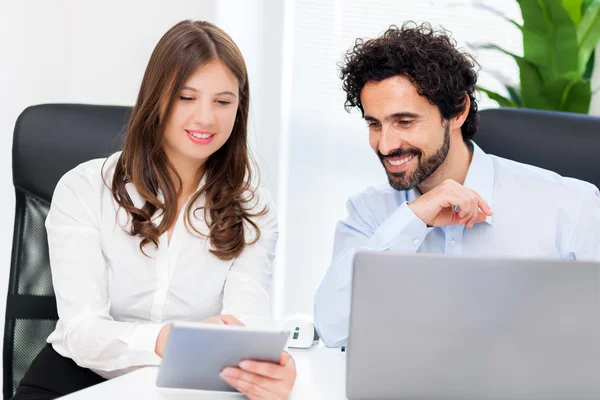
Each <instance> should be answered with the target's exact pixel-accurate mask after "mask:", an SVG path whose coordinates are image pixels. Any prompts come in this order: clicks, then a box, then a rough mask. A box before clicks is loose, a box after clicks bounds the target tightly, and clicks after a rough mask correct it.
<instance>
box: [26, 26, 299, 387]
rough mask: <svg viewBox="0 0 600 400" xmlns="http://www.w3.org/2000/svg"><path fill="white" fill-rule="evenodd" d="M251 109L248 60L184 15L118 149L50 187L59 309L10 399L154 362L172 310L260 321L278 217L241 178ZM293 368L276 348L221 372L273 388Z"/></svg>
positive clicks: (187, 316) (246, 171)
mask: <svg viewBox="0 0 600 400" xmlns="http://www.w3.org/2000/svg"><path fill="white" fill-rule="evenodd" d="M248 106H249V87H248V74H247V71H246V66H245V63H244V60H243V57H242V54H241V52H240V50H239V49H238V47H237V46H236V45H235V43H234V42H233V41H232V40H231V38H230V37H229V36H228V35H227V34H226V33H225V32H223V31H222V30H221V29H219V28H217V27H215V26H214V25H212V24H210V23H207V22H192V21H183V22H180V23H178V24H177V25H175V26H174V27H173V28H171V29H170V30H169V31H168V32H167V33H166V34H165V35H164V36H163V38H162V39H161V40H160V41H159V43H158V45H157V46H156V48H155V49H154V52H153V53H152V56H151V58H150V61H149V64H148V67H147V69H146V72H145V74H144V78H143V81H142V84H141V88H140V92H139V96H138V99H137V102H136V104H135V106H134V108H133V112H132V115H131V120H130V122H129V125H128V128H127V132H126V135H125V143H124V147H123V151H122V152H120V153H116V154H113V155H112V156H110V157H109V158H107V159H104V160H92V161H89V162H87V163H84V164H82V165H80V166H78V167H77V168H75V169H73V170H72V171H70V172H68V173H67V174H65V176H63V178H62V179H61V180H60V182H59V183H58V185H57V187H56V190H55V193H54V196H53V200H52V205H51V209H50V212H49V214H48V218H47V220H46V228H47V231H48V243H49V249H50V262H51V268H52V277H53V283H54V290H55V293H56V298H57V306H58V312H59V316H60V319H59V321H58V323H57V326H56V329H55V331H54V332H53V333H52V334H51V335H50V336H49V338H48V343H49V344H50V345H51V346H47V347H46V348H45V349H44V351H42V353H40V355H39V356H38V357H37V358H36V360H35V361H34V362H33V364H32V366H31V367H30V369H29V371H28V372H27V374H26V376H25V378H24V379H23V380H22V381H21V385H20V387H19V388H18V389H17V395H16V397H15V398H17V399H25V398H31V397H35V398H42V397H40V396H41V394H45V395H47V398H52V397H56V396H57V395H63V394H66V393H69V392H72V391H75V390H78V389H82V388H83V387H86V386H89V385H91V384H94V383H97V382H99V381H101V380H102V378H107V379H108V378H112V377H116V376H119V375H122V374H124V373H126V372H128V371H130V370H132V369H136V368H139V367H142V366H147V365H158V364H159V363H160V357H161V356H162V353H163V349H164V346H165V342H166V340H167V337H168V334H169V328H170V323H169V322H170V321H176V320H186V321H203V322H206V323H216V324H245V325H248V326H265V325H270V324H271V317H270V304H269V295H268V292H269V285H270V280H271V273H272V260H273V257H274V253H275V245H276V242H277V235H278V232H277V220H276V216H275V213H274V210H273V209H272V207H271V206H270V205H269V201H268V199H267V196H266V195H265V194H263V193H259V192H258V191H257V190H256V189H253V187H252V186H251V182H252V176H251V165H250V158H249V152H248V147H247V122H248ZM82 134H85V132H82ZM75 364H77V365H79V366H80V367H84V368H85V369H83V368H80V367H77V365H75ZM61 368H62V369H63V370H62V371H61ZM90 370H91V371H90ZM92 371H93V372H92ZM295 375H296V370H295V365H294V361H293V359H292V358H291V357H290V356H289V355H288V354H287V353H283V354H282V356H281V362H280V364H279V365H275V364H267V363H261V362H254V361H251V362H249V363H248V365H247V364H246V363H241V364H240V366H239V368H227V369H225V370H224V371H223V373H222V378H223V379H225V380H226V381H227V382H228V383H229V384H230V385H232V386H233V387H235V388H236V389H238V390H240V391H241V392H242V393H244V394H246V395H247V396H248V397H249V398H251V399H253V398H260V399H263V398H264V399H280V398H285V397H286V396H287V395H288V394H289V393H290V391H291V388H292V386H293V383H294V380H295ZM67 377H76V378H73V379H68V378H67ZM100 377H102V378H100ZM28 396H30V397H28Z"/></svg>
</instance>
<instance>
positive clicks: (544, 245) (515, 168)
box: [315, 143, 600, 346]
mask: <svg viewBox="0 0 600 400" xmlns="http://www.w3.org/2000/svg"><path fill="white" fill-rule="evenodd" d="M556 162H557V163H558V162H568V160H556ZM464 185H465V186H466V187H468V188H470V189H474V190H475V191H477V192H478V193H479V194H480V195H481V196H482V197H483V198H484V199H485V200H486V201H487V202H488V204H489V205H490V206H491V208H492V211H493V212H494V215H493V216H492V217H488V218H487V219H486V221H484V222H482V223H479V224H476V225H475V226H474V227H473V228H472V229H465V227H464V225H452V226H446V227H436V228H428V227H427V225H426V224H425V223H424V222H423V221H421V220H420V219H419V218H418V217H417V216H416V215H415V214H414V213H413V212H412V211H411V209H410V207H408V205H407V203H408V202H411V201H414V200H415V199H416V198H418V197H419V196H420V192H419V190H418V189H413V190H408V191H397V190H394V189H393V188H391V187H390V186H382V187H370V188H368V189H366V190H365V191H363V192H362V193H360V194H358V195H356V196H354V197H352V198H350V199H349V200H348V202H347V208H348V214H349V215H348V217H347V218H346V219H345V220H343V221H340V222H339V223H338V225H337V229H336V233H335V243H334V249H333V261H332V263H331V265H330V266H329V270H328V271H327V274H326V275H325V278H324V279H323V282H322V283H321V286H320V287H319V289H318V291H317V293H316V296H315V325H316V328H317V331H318V332H319V335H320V336H321V338H322V339H323V341H324V342H325V344H326V345H327V346H340V345H342V344H344V343H346V341H347V338H348V325H349V317H350V291H351V282H352V261H353V258H354V254H355V253H356V251H357V250H359V249H360V250H371V251H395V252H405V253H442V254H455V255H465V256H498V257H527V258H554V259H564V260H596V261H599V260H600V194H599V192H598V189H597V188H596V187H595V186H594V185H592V184H590V183H587V182H583V181H580V180H577V179H572V178H563V177H561V176H560V175H558V174H556V173H554V172H551V171H547V170H544V169H541V168H537V167H533V166H530V165H526V164H521V163H517V162H515V161H511V160H507V159H504V158H500V157H496V156H492V155H488V154H485V153H484V152H483V150H481V149H480V148H479V147H478V146H477V145H475V144H474V143H473V158H472V160H471V165H470V166H469V171H468V172H467V176H466V179H465V183H464Z"/></svg>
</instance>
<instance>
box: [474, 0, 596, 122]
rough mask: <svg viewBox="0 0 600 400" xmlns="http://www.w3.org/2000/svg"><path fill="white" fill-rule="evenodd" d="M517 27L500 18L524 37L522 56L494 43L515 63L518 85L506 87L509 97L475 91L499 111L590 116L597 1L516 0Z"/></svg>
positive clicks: (485, 47) (485, 91)
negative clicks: (511, 109) (518, 11)
mask: <svg viewBox="0 0 600 400" xmlns="http://www.w3.org/2000/svg"><path fill="white" fill-rule="evenodd" d="M517 1H518V3H519V6H520V8H521V14H522V16H523V24H522V25H521V24H519V23H517V22H515V21H514V20H511V19H509V18H507V17H505V16H504V18H505V19H507V20H508V21H509V22H510V23H511V24H513V25H514V26H515V27H516V28H517V29H520V30H521V32H522V35H523V56H522V57H520V56H518V55H515V54H512V53H511V52H509V51H506V50H504V49H502V48H500V47H499V46H497V45H494V44H489V43H488V44H483V45H478V46H476V47H477V48H484V49H494V50H497V51H501V52H503V53H505V54H507V55H509V56H510V57H512V58H513V59H514V60H515V61H516V62H517V64H518V67H519V75H520V85H519V86H512V85H510V84H505V85H504V86H505V87H506V90H507V93H508V97H505V96H503V95H501V94H499V93H497V92H494V91H491V90H488V89H486V88H483V87H479V88H478V89H479V90H480V91H481V92H483V93H485V94H486V95H487V96H488V97H489V98H490V99H492V100H495V101H496V102H497V103H498V104H499V105H500V106H501V107H526V108H536V109H543V110H555V111H567V112H576V113H585V114H587V113H588V110H589V107H590V100H591V97H592V91H593V88H592V87H591V81H590V78H591V76H592V72H593V70H594V49H595V48H596V46H597V44H598V43H599V42H600V0H517Z"/></svg>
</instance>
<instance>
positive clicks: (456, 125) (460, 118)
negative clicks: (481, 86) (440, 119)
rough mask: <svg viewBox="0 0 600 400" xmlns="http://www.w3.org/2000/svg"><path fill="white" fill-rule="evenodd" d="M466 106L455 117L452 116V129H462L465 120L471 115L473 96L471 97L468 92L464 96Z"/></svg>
mask: <svg viewBox="0 0 600 400" xmlns="http://www.w3.org/2000/svg"><path fill="white" fill-rule="evenodd" d="M463 104H464V108H463V110H462V111H461V112H460V113H459V114H458V115H456V116H455V117H454V118H452V119H451V120H450V121H451V124H452V129H460V128H461V127H462V126H463V124H464V123H465V120H466V119H467V116H468V115H469V110H470V109H471V98H470V97H469V95H468V94H467V93H465V98H464V103H463Z"/></svg>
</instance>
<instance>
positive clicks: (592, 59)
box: [583, 51, 596, 81]
mask: <svg viewBox="0 0 600 400" xmlns="http://www.w3.org/2000/svg"><path fill="white" fill-rule="evenodd" d="M595 60H596V51H592V54H591V55H590V60H589V61H588V63H587V66H586V68H585V72H584V73H583V80H584V81H587V80H590V79H592V74H593V73H594V63H595Z"/></svg>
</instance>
